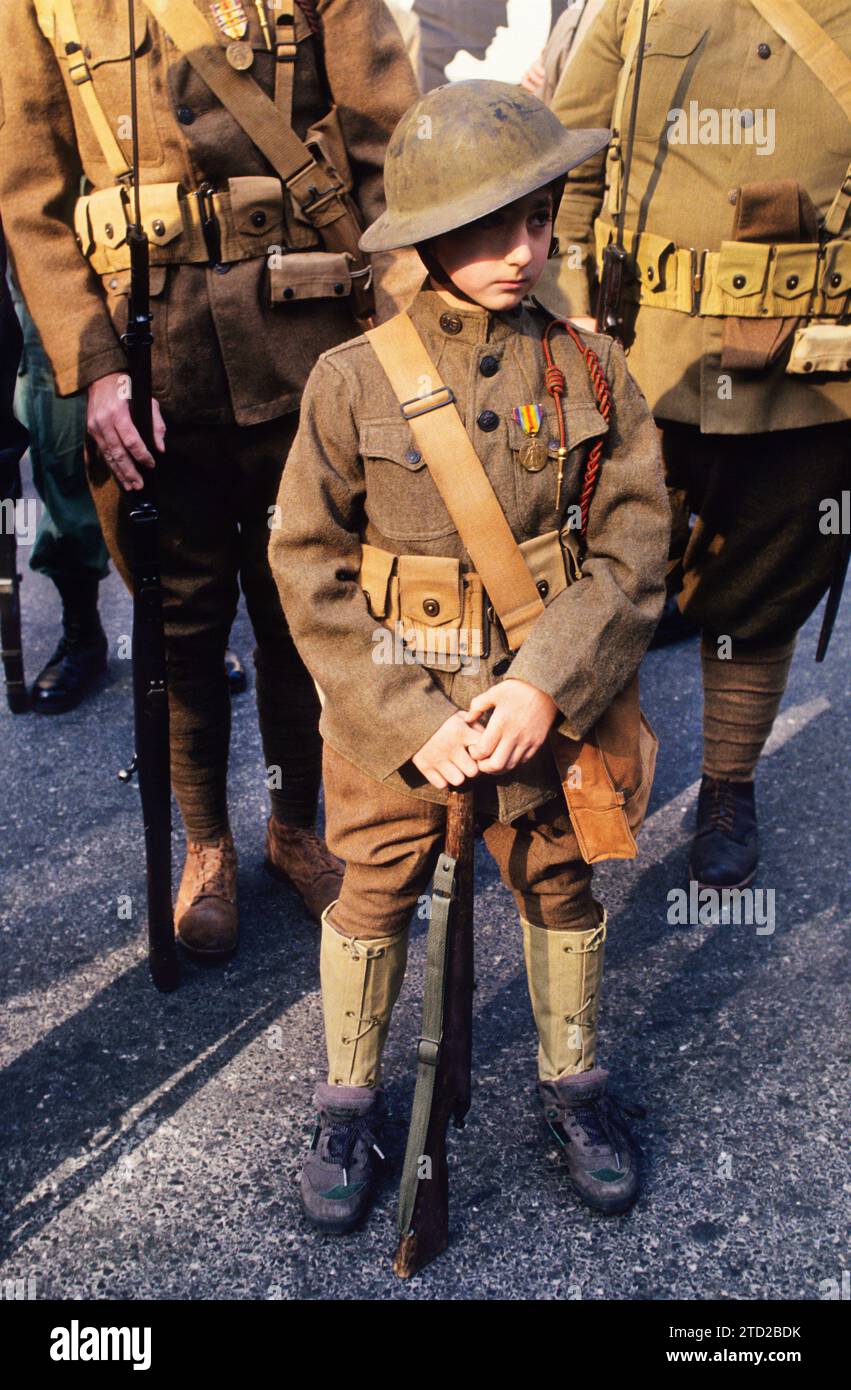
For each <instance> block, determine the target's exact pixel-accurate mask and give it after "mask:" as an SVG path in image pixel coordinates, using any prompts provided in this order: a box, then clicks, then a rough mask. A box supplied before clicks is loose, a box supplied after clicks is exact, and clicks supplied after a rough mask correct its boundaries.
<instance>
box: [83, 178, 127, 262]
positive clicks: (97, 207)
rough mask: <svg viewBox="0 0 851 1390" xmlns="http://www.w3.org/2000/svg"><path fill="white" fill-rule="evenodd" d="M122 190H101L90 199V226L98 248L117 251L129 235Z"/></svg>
mask: <svg viewBox="0 0 851 1390" xmlns="http://www.w3.org/2000/svg"><path fill="white" fill-rule="evenodd" d="M121 194H122V190H121V189H120V188H99V189H98V191H97V193H92V194H91V195H90V197H89V224H90V226H91V229H92V237H93V238H94V241H95V244H96V245H97V246H109V247H110V248H111V249H112V250H115V248H116V247H117V246H120V245H121V244H122V242H123V241H124V239H125V237H126V235H127V218H126V217H125V214H124V201H123V199H122V196H121Z"/></svg>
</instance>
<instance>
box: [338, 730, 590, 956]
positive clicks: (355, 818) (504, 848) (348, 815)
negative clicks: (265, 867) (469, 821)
mask: <svg viewBox="0 0 851 1390" xmlns="http://www.w3.org/2000/svg"><path fill="white" fill-rule="evenodd" d="M323 775H324V783H325V827H326V837H327V840H328V844H329V846H330V848H331V849H332V850H333V852H334V853H335V854H338V855H339V856H340V858H341V859H343V860H344V861H345V864H346V872H345V877H344V878H343V887H342V890H341V893H340V897H339V899H338V901H337V902H336V903H335V904H334V906H333V907H332V908H331V910H330V913H329V919H330V921H331V922H332V924H333V926H334V927H335V929H336V930H337V931H339V932H341V933H342V934H343V935H345V936H351V937H355V938H357V939H359V940H369V939H372V940H375V939H377V938H379V937H387V936H395V935H396V934H397V933H399V932H403V931H405V929H406V928H407V926H408V923H409V921H410V918H411V914H412V912H413V910H414V908H415V907H416V905H417V901H418V899H419V898H420V897H422V896H424V895H425V894H426V893H427V892H428V886H429V883H430V880H431V877H432V874H433V872H434V866H435V862H436V860H437V856H438V855H439V853H440V851H441V850H442V848H443V841H444V838H445V832H446V813H445V809H444V808H443V806H441V805H440V804H438V803H435V802H431V801H422V800H420V799H418V798H417V797H414V796H406V795H405V794H404V793H402V792H398V791H395V790H393V789H390V788H388V787H386V786H384V784H383V783H381V782H377V781H376V780H375V779H374V778H372V777H370V776H369V775H368V774H367V773H365V772H362V771H361V770H360V769H359V768H358V767H356V766H355V765H354V764H353V763H351V762H349V761H348V759H347V758H344V757H342V756H341V755H340V754H339V753H337V752H336V751H335V750H334V749H333V748H330V747H329V746H328V745H327V744H326V745H325V748H324V751H323ZM482 780H483V779H482ZM481 820H482V823H484V822H485V820H487V823H486V824H484V840H485V844H486V845H487V848H488V850H489V851H490V853H491V855H492V856H493V858H494V859H495V861H496V863H497V865H498V867H499V872H500V875H501V877H502V881H503V883H504V884H505V886H506V887H507V888H508V889H510V891H511V892H512V893H513V895H514V900H515V902H516V903H517V907H518V910H519V912H520V913H521V915H522V916H523V917H525V918H526V919H527V920H528V921H530V922H532V923H533V924H534V925H535V926H539V927H549V928H551V929H553V930H556V931H558V930H562V931H565V930H566V931H570V930H574V931H586V930H588V929H590V928H593V927H596V926H597V924H598V923H599V921H600V917H601V913H600V908H599V905H598V904H597V903H596V902H595V900H594V898H593V897H592V896H591V868H590V866H589V865H588V864H586V863H585V861H584V859H583V858H582V856H581V855H580V853H579V846H578V844H577V842H576V836H575V835H574V833H573V829H572V827H571V824H570V820H569V817H568V814H567V809H566V807H565V804H564V801H563V800H562V799H561V798H559V799H553V800H552V801H548V802H546V803H545V804H544V805H543V806H540V807H538V808H537V809H536V810H535V811H533V812H531V813H529V814H527V815H524V816H520V817H519V818H518V819H517V820H515V821H513V822H512V823H511V824H510V825H504V824H502V823H501V822H499V821H496V820H492V819H490V818H489V817H485V816H484V815H483V816H482V817H481Z"/></svg>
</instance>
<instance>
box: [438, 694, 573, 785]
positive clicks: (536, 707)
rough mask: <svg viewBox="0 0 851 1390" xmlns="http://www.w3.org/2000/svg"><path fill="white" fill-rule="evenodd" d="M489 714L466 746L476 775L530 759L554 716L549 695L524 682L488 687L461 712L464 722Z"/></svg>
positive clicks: (554, 708) (502, 769)
mask: <svg viewBox="0 0 851 1390" xmlns="http://www.w3.org/2000/svg"><path fill="white" fill-rule="evenodd" d="M489 709H492V710H493V714H492V715H491V717H490V719H489V720H488V724H487V728H486V729H485V730H484V733H483V734H482V735H481V737H480V738H478V739H476V741H475V742H473V743H470V744H468V745H467V746H468V750H469V752H470V753H471V754H472V756H473V757H474V758H475V759H476V763H477V764H478V768H479V771H480V772H506V771H508V770H509V769H511V768H512V767H516V766H517V764H518V763H527V762H528V761H529V759H530V758H532V757H534V755H535V754H536V753H537V751H538V749H539V748H540V747H541V744H542V743H543V742H544V739H545V738H546V737H547V734H548V733H549V731H550V729H551V728H552V725H553V723H554V721H555V718H556V715H557V714H558V705H557V704H556V702H555V700H554V699H553V698H552V696H551V695H547V694H546V693H545V692H544V691H543V690H539V689H538V687H537V686H536V685H530V684H529V683H528V681H521V680H510V679H509V680H504V681H500V682H499V684H498V685H492V686H491V687H490V689H489V690H485V691H483V692H482V694H481V695H477V696H476V697H475V699H474V700H472V701H471V703H470V708H469V709H468V710H464V711H462V713H463V714H464V717H465V718H466V719H467V720H470V721H472V720H474V719H478V717H479V715H481V714H484V713H485V711H486V710H489Z"/></svg>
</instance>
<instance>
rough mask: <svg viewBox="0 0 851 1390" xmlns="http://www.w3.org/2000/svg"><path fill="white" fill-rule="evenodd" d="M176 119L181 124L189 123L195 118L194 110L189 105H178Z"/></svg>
mask: <svg viewBox="0 0 851 1390" xmlns="http://www.w3.org/2000/svg"><path fill="white" fill-rule="evenodd" d="M177 119H178V120H179V121H180V124H181V125H191V124H192V122H193V121H194V120H195V112H194V111H193V110H192V107H191V106H178V108H177Z"/></svg>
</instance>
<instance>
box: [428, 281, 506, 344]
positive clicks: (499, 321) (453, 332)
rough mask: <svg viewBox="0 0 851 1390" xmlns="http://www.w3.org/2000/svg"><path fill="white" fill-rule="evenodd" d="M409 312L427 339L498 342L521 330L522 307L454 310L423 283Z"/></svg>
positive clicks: (471, 307) (474, 306) (474, 305)
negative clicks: (503, 309)
mask: <svg viewBox="0 0 851 1390" xmlns="http://www.w3.org/2000/svg"><path fill="white" fill-rule="evenodd" d="M408 312H409V314H410V315H411V318H412V319H413V321H414V323H415V324H416V326H417V328H418V329H419V330H420V332H422V333H426V334H428V335H429V336H430V337H434V338H437V339H444V340H445V341H447V342H462V343H498V342H501V341H503V340H504V339H505V338H508V337H510V335H511V334H512V333H517V332H518V331H521V325H522V323H523V321H524V318H525V313H524V310H523V307H522V306H520V305H518V307H517V308H516V309H507V310H505V311H504V312H500V313H496V312H494V310H492V309H485V308H484V307H482V306H480V305H477V304H471V305H470V306H469V308H466V309H456V308H454V307H453V306H452V305H450V304H447V302H446V300H445V299H444V298H443V297H442V296H441V295H440V294H438V292H437V290H433V289H431V288H430V287H429V286H428V283H427V282H426V283H425V284H424V285H423V286H422V288H421V289H420V291H419V293H418V294H417V296H416V298H415V299H414V300H413V302H412V303H411V304H410V305H409V308H408Z"/></svg>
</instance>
